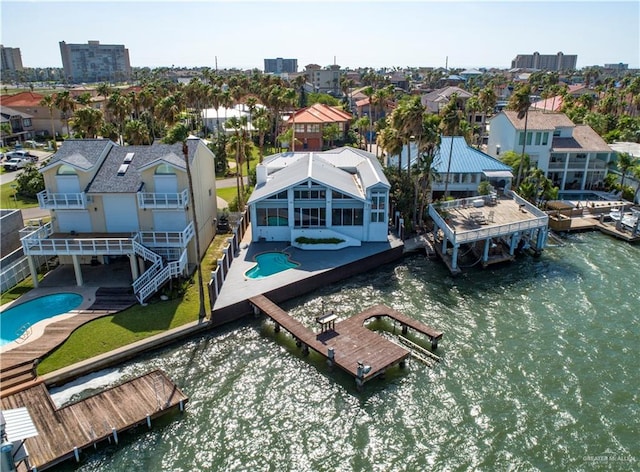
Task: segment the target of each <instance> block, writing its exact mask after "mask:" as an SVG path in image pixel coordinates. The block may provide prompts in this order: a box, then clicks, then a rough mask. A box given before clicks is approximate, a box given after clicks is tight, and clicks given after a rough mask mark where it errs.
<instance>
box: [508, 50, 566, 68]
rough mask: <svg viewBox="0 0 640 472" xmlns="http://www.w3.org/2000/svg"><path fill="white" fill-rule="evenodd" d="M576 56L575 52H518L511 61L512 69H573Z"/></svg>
mask: <svg viewBox="0 0 640 472" xmlns="http://www.w3.org/2000/svg"><path fill="white" fill-rule="evenodd" d="M577 62H578V56H577V55H576V54H572V55H565V54H564V53H562V52H559V53H558V54H540V53H539V52H537V51H536V52H534V53H533V54H518V55H517V56H516V58H515V59H514V60H513V61H511V68H512V69H540V70H558V71H559V70H575V69H576V63H577Z"/></svg>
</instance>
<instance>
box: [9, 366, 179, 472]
mask: <svg viewBox="0 0 640 472" xmlns="http://www.w3.org/2000/svg"><path fill="white" fill-rule="evenodd" d="M187 401H188V398H187V396H186V395H185V394H184V393H182V391H180V389H179V388H178V387H177V386H176V385H175V384H174V383H173V382H172V381H171V380H170V379H169V378H168V377H167V376H166V375H165V374H164V372H162V371H160V370H155V371H153V372H149V373H148V374H145V375H142V376H140V377H137V378H135V379H132V380H130V381H128V382H125V383H123V384H121V385H118V386H115V387H112V388H109V389H107V390H105V391H103V392H101V393H98V394H96V395H93V396H91V397H88V398H86V399H84V400H81V401H78V402H76V403H73V404H70V405H67V406H65V407H62V408H57V407H56V406H55V405H54V403H53V400H52V399H51V397H50V395H49V392H48V390H47V388H46V387H45V385H44V384H39V385H37V386H35V387H32V388H29V389H26V390H22V391H20V392H17V393H14V394H12V395H8V396H6V397H5V398H3V399H2V400H1V407H2V409H3V410H10V409H14V408H21V407H26V408H27V410H28V412H29V414H30V415H31V419H32V420H33V423H34V425H35V426H36V429H37V431H38V435H37V436H35V437H31V438H28V439H26V447H27V450H28V451H29V463H30V465H31V466H32V467H35V468H37V469H38V470H44V469H47V468H49V467H52V466H53V465H55V464H58V463H60V462H62V461H64V460H67V459H71V458H74V457H75V460H79V458H80V452H81V451H82V450H83V449H84V448H87V447H90V446H92V445H95V444H97V443H99V442H102V441H109V442H111V441H114V442H115V443H116V444H117V443H118V434H119V433H121V432H122V431H126V430H128V429H130V428H133V427H135V426H138V425H141V424H147V425H148V426H149V427H150V426H151V420H153V419H154V418H156V417H158V416H161V415H163V414H165V413H167V412H168V411H170V410H172V409H175V408H180V409H182V408H184V404H185V403H186V402H187Z"/></svg>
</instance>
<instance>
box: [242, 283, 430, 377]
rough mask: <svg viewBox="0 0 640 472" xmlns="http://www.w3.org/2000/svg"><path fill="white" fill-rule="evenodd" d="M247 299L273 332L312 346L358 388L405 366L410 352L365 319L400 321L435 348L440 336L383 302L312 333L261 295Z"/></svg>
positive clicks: (301, 344)
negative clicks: (369, 326) (270, 323)
mask: <svg viewBox="0 0 640 472" xmlns="http://www.w3.org/2000/svg"><path fill="white" fill-rule="evenodd" d="M249 302H250V303H251V305H252V306H253V307H254V310H255V311H256V313H259V312H262V313H264V314H265V315H266V316H268V317H269V318H271V319H272V320H273V321H274V322H275V323H276V332H278V331H279V330H280V328H281V327H282V328H284V329H285V330H287V331H288V332H289V333H291V335H292V336H293V337H294V339H295V340H296V343H297V344H298V345H299V346H300V347H302V349H303V351H306V352H308V350H309V349H313V350H314V351H316V352H318V353H319V354H320V355H322V356H324V357H326V358H327V361H328V363H329V365H330V366H333V365H336V366H338V367H339V368H340V369H342V370H344V371H345V372H347V373H349V374H350V375H352V376H353V377H354V378H355V380H356V386H357V387H358V389H361V388H362V387H363V385H364V383H365V382H367V381H369V380H371V379H373V378H375V377H377V376H379V375H381V374H383V373H384V372H385V371H386V369H388V368H389V367H391V366H394V365H396V364H399V365H401V366H402V365H404V363H405V361H406V359H407V358H408V357H409V356H410V355H411V352H410V351H408V350H407V349H405V348H403V347H402V346H399V345H398V344H395V343H393V342H391V341H388V340H387V339H385V338H383V337H381V336H380V335H378V334H376V333H374V332H373V331H371V330H369V329H367V328H366V327H365V326H364V323H365V322H366V321H367V320H369V319H371V318H382V317H389V318H391V319H393V320H395V321H397V322H399V323H400V324H401V328H402V332H403V334H406V333H407V331H408V329H409V328H411V329H413V330H415V331H416V332H418V333H421V334H423V335H425V336H427V337H428V338H429V340H430V342H431V345H432V347H433V348H434V349H435V348H437V345H438V341H439V340H440V339H442V333H441V332H440V331H436V330H434V329H433V328H430V327H428V326H427V325H425V324H423V323H420V322H419V321H416V320H414V319H412V318H410V317H408V316H405V315H403V314H402V313H400V312H398V311H396V310H394V309H392V308H390V307H388V306H384V305H376V306H374V307H371V308H369V309H368V310H365V311H363V312H362V313H360V314H358V315H356V316H353V317H351V318H348V319H346V320H342V321H339V322H336V323H335V325H334V327H333V329H329V330H326V329H323V330H322V332H320V333H315V332H313V331H312V330H310V329H309V328H307V327H306V326H304V325H303V324H302V323H301V322H299V321H298V320H296V319H294V318H292V317H291V316H290V315H289V314H288V313H287V312H286V311H284V310H283V309H282V308H280V307H279V306H278V305H276V304H275V303H273V302H272V301H271V300H269V299H268V298H266V297H265V296H263V295H258V296H255V297H252V298H250V299H249Z"/></svg>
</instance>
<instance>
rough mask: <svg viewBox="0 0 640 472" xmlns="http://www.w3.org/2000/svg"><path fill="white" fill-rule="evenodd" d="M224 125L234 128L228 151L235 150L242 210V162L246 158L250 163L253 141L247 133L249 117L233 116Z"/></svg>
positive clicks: (237, 183) (238, 194)
mask: <svg viewBox="0 0 640 472" xmlns="http://www.w3.org/2000/svg"><path fill="white" fill-rule="evenodd" d="M224 126H225V128H227V129H230V130H233V134H232V135H231V136H230V138H229V142H228V143H227V148H228V150H227V152H228V153H231V152H234V154H235V161H236V171H237V172H236V189H237V198H238V210H242V209H243V208H244V201H243V195H244V179H243V177H242V163H243V162H244V159H245V158H246V159H247V165H248V162H249V160H248V157H249V156H250V155H251V141H250V140H249V136H248V133H247V117H246V116H243V117H241V118H238V117H236V116H232V117H231V118H229V119H228V120H227V121H226V122H225V124H224Z"/></svg>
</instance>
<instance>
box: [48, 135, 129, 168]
mask: <svg viewBox="0 0 640 472" xmlns="http://www.w3.org/2000/svg"><path fill="white" fill-rule="evenodd" d="M110 146H116V144H115V143H114V142H113V141H111V140H109V139H69V140H67V141H65V142H64V143H63V144H62V146H61V147H60V149H58V151H57V152H56V153H55V154H54V155H53V156H51V161H50V162H49V164H48V165H47V166H46V167H44V168H43V169H42V170H47V169H50V168H51V167H54V166H57V165H60V164H67V165H70V166H72V167H75V168H76V169H78V170H82V171H85V172H86V171H88V170H90V169H91V168H92V167H93V166H95V165H96V164H99V163H100V156H102V154H103V153H104V152H105V151H106V150H107V149H108V148H109V147H110Z"/></svg>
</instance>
